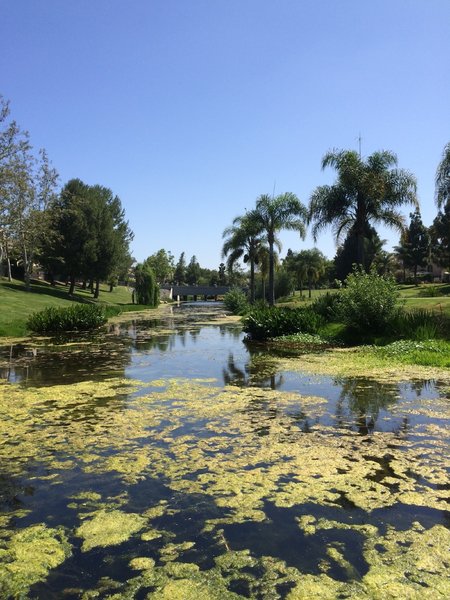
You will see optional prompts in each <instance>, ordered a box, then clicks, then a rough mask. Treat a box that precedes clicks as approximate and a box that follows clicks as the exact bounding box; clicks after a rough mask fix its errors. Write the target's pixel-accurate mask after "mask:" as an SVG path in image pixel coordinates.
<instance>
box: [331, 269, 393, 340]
mask: <svg viewBox="0 0 450 600" xmlns="http://www.w3.org/2000/svg"><path fill="white" fill-rule="evenodd" d="M345 284H346V285H345V287H344V288H343V289H342V291H341V292H340V294H339V296H340V300H339V302H340V314H341V318H342V320H343V321H344V323H345V324H346V325H347V326H349V327H350V328H352V329H354V330H355V331H357V332H358V333H363V334H365V333H366V332H371V333H382V332H383V331H385V330H386V328H387V325H388V324H389V322H390V321H391V320H392V318H393V316H394V315H395V313H396V310H397V302H398V298H399V290H398V288H397V284H396V282H395V280H394V279H393V278H391V277H383V276H381V275H378V274H377V273H376V272H375V271H373V270H372V271H371V272H370V273H366V272H365V271H364V270H362V269H358V268H355V270H354V271H353V273H351V274H350V275H349V276H348V277H347V279H346V280H345Z"/></svg>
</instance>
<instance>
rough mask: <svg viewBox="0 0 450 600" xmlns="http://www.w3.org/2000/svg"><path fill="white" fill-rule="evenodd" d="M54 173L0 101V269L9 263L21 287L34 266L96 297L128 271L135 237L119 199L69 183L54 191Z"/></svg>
mask: <svg viewBox="0 0 450 600" xmlns="http://www.w3.org/2000/svg"><path fill="white" fill-rule="evenodd" d="M57 184H58V173H57V172H56V170H55V169H54V168H53V167H52V166H51V164H50V161H49V159H48V157H47V153H46V151H45V150H40V151H39V152H38V154H37V155H36V153H35V152H34V151H33V147H32V145H31V142H30V137H29V134H28V133H27V132H26V131H24V130H22V129H21V128H20V127H19V126H18V125H17V123H16V122H15V121H14V120H12V119H11V118H10V108H9V103H8V102H7V101H6V100H4V99H3V97H1V96H0V269H2V274H6V275H7V277H8V279H9V280H11V279H12V265H14V268H15V271H16V274H18V272H20V275H22V276H23V278H24V280H25V283H26V285H27V287H29V284H30V277H31V275H32V273H33V269H34V268H35V267H36V265H39V266H40V267H41V268H43V269H44V270H45V271H46V272H47V274H48V275H49V276H50V278H51V279H55V278H56V277H58V278H61V279H63V280H67V281H68V282H70V289H69V292H70V293H71V294H72V293H73V291H74V287H75V281H76V280H77V279H82V280H83V281H84V282H85V285H87V284H88V282H89V285H90V286H91V288H92V291H93V293H94V296H95V297H98V295H99V284H100V281H110V282H111V284H113V283H114V281H116V280H117V279H118V278H119V277H121V276H123V275H124V274H125V273H126V272H127V271H128V270H129V268H130V267H131V263H132V258H131V255H130V252H129V243H130V241H131V240H132V238H133V233H132V231H131V229H130V227H129V225H128V222H127V221H126V220H125V212H124V210H123V208H122V205H121V201H120V199H119V198H118V197H117V196H116V195H114V194H113V192H112V191H111V190H110V189H109V188H106V187H104V186H101V185H87V184H85V183H83V182H82V181H81V180H80V179H72V180H70V181H69V182H68V183H66V184H65V185H64V186H63V188H62V190H61V191H60V192H59V193H58V192H57Z"/></svg>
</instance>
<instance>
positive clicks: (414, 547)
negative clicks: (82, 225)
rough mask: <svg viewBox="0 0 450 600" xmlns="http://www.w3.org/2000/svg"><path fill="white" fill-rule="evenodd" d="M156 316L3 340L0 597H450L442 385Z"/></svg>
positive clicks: (197, 312)
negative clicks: (359, 373)
mask: <svg viewBox="0 0 450 600" xmlns="http://www.w3.org/2000/svg"><path fill="white" fill-rule="evenodd" d="M158 315H159V316H158V319H152V320H151V321H146V320H145V319H142V318H140V319H139V320H134V321H133V320H130V321H128V322H125V321H123V322H117V323H115V324H113V325H111V326H110V327H109V329H108V330H107V331H103V332H102V333H100V334H98V333H97V334H95V335H93V334H90V335H86V334H84V335H78V336H76V337H72V338H59V339H36V340H35V341H33V342H32V343H30V342H27V343H24V344H21V345H20V344H19V345H16V346H8V347H1V348H0V375H1V377H2V383H1V384H0V413H1V419H0V525H1V529H0V532H1V533H0V597H2V598H9V597H11V598H22V597H23V598H45V599H51V598H67V599H71V598H81V599H83V600H88V599H91V598H113V599H119V598H136V599H141V598H150V599H162V598H167V599H168V600H169V599H170V600H177V599H183V600H189V599H190V598H195V599H196V600H199V599H201V600H204V599H206V600H207V599H209V598H212V599H238V598H255V599H267V600H269V599H270V600H272V599H276V598H287V599H288V600H297V599H300V598H305V599H306V598H308V599H310V598H321V599H323V598H406V597H408V598H416V597H417V598H433V599H435V598H438V597H443V598H444V597H445V598H448V597H450V583H449V582H450V578H449V575H450V560H449V552H448V549H449V544H450V531H449V525H450V518H449V516H450V513H449V512H448V502H449V489H450V486H449V479H448V469H449V462H450V461H449V453H448V449H449V429H448V420H449V416H450V411H449V400H448V398H449V389H448V385H447V386H446V385H443V384H441V383H440V382H439V381H436V380H411V381H404V382H402V381H397V380H396V381H383V380H380V379H374V378H372V379H369V378H355V377H353V378H350V377H344V376H342V375H340V376H339V377H336V376H334V377H331V376H324V375H318V374H316V373H314V372H311V369H309V370H307V369H306V368H305V366H304V365H303V359H302V356H298V357H295V358H286V357H282V356H278V355H276V354H275V353H271V352H269V351H268V350H267V349H266V348H264V346H254V347H252V346H251V345H249V344H245V343H243V334H242V331H241V327H240V325H239V323H238V322H237V321H236V320H233V319H229V318H227V317H226V315H225V314H224V311H223V307H222V306H221V305H220V304H215V303H196V304H193V305H181V306H180V307H166V308H165V309H164V310H162V311H159V312H158ZM130 319H131V317H130ZM326 360H327V354H326V353H324V354H323V361H326Z"/></svg>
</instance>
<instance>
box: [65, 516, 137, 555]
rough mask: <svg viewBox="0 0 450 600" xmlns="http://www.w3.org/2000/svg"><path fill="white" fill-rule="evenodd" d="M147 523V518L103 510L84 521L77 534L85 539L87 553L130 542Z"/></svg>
mask: <svg viewBox="0 0 450 600" xmlns="http://www.w3.org/2000/svg"><path fill="white" fill-rule="evenodd" d="M145 523H146V519H145V517H142V516H141V515H137V514H130V513H125V512H122V511H120V510H111V511H106V510H101V511H99V512H98V513H96V514H95V516H94V517H93V518H92V519H89V520H86V521H84V523H82V524H81V525H80V527H78V529H77V530H76V532H75V534H76V535H77V536H78V537H81V538H83V546H82V550H83V551H84V552H87V551H88V550H91V549H92V548H95V547H96V546H102V547H105V546H115V545H116V544H121V543H122V542H124V541H125V540H128V539H129V538H130V537H131V536H132V535H133V534H134V533H137V532H138V531H140V530H141V529H142V528H143V527H144V526H145Z"/></svg>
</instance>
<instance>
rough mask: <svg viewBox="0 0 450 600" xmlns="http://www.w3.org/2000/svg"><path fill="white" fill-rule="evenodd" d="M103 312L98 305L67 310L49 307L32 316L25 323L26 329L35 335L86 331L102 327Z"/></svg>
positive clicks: (72, 307)
mask: <svg viewBox="0 0 450 600" xmlns="http://www.w3.org/2000/svg"><path fill="white" fill-rule="evenodd" d="M106 321H107V318H106V314H105V310H104V308H103V307H102V306H100V305H98V304H75V305H74V306H69V308H56V307H54V306H50V307H48V308H45V309H44V310H41V311H39V312H37V313H34V314H32V315H31V316H30V317H29V318H28V321H27V327H28V329H31V331H35V332H37V333H47V332H57V331H87V330H90V329H96V328H97V327H100V326H101V325H104V324H105V323H106Z"/></svg>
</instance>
